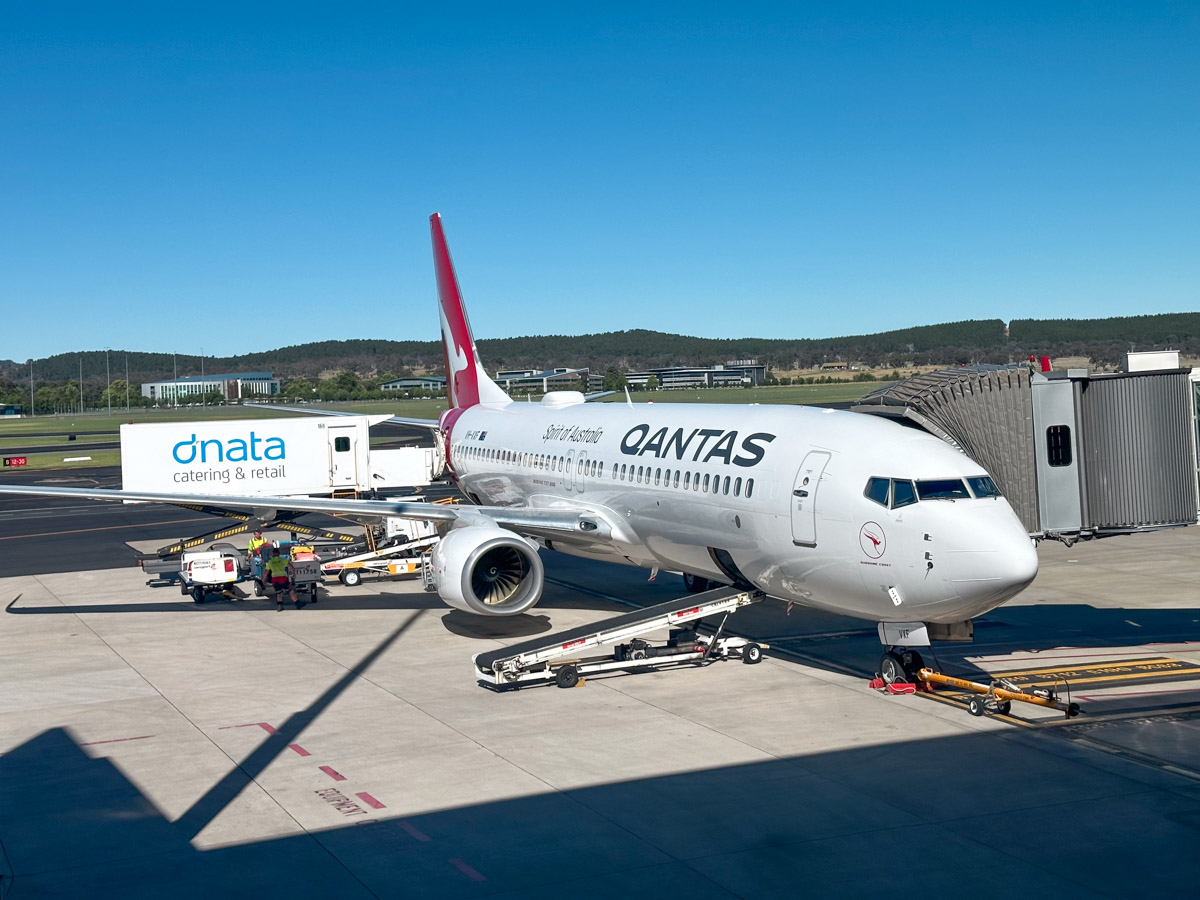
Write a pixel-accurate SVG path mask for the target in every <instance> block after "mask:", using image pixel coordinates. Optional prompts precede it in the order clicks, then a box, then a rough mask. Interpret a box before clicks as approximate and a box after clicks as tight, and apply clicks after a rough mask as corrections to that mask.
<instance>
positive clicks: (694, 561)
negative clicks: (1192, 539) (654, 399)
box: [447, 394, 1037, 622]
mask: <svg viewBox="0 0 1200 900" xmlns="http://www.w3.org/2000/svg"><path fill="white" fill-rule="evenodd" d="M580 399H581V398H580V396H579V395H573V396H572V395H570V394H562V395H554V394H551V395H549V396H548V398H547V400H546V401H544V402H543V403H542V404H532V403H522V402H513V403H508V404H503V405H488V406H475V407H472V408H469V409H466V410H464V411H462V413H461V414H460V415H459V416H458V417H457V419H456V420H454V421H453V424H452V425H451V426H450V428H451V430H450V433H449V435H448V437H447V443H448V458H449V463H450V468H451V470H452V472H453V474H454V476H455V478H456V480H457V481H458V484H459V486H460V487H461V488H462V490H463V491H464V492H465V493H466V494H467V495H468V496H469V497H470V498H471V499H472V500H473V501H475V502H476V503H479V504H488V505H497V506H512V507H531V508H556V507H567V506H569V507H571V508H574V509H587V510H589V511H591V512H594V513H595V514H596V515H597V516H598V517H600V518H602V519H603V520H604V521H605V522H606V523H608V525H609V526H610V528H611V537H610V538H608V539H606V540H604V541H596V542H594V543H587V542H586V541H581V540H564V541H561V542H560V541H558V540H553V541H543V543H544V544H546V545H547V546H549V547H552V548H553V549H555V550H560V551H563V552H566V553H572V554H575V555H580V556H586V557H591V558H596V559H606V560H611V561H614V562H622V563H625V564H631V565H636V566H643V567H647V568H652V567H658V568H661V569H663V570H667V571H676V572H688V573H692V574H694V575H699V576H703V577H706V578H709V579H712V580H714V581H721V582H733V581H736V580H742V579H744V580H745V581H746V582H748V583H750V584H753V585H754V586H757V587H758V588H760V589H762V590H763V591H765V592H766V593H767V594H769V595H771V596H774V597H778V598H781V599H784V600H794V601H797V602H799V603H802V604H805V605H809V606H814V607H819V608H822V609H826V610H830V611H834V612H841V613H846V614H849V615H853V616H858V617H862V618H866V619H873V620H876V621H891V622H913V621H923V622H956V621H962V620H965V619H967V618H970V617H972V616H976V615H980V614H981V613H984V612H986V611H987V610H989V609H992V608H993V607H995V606H998V605H999V604H1001V603H1003V602H1004V601H1005V600H1007V599H1009V598H1010V597H1012V596H1014V595H1015V594H1017V593H1018V592H1020V591H1021V590H1022V589H1023V588H1024V587H1025V586H1026V585H1028V584H1029V582H1030V581H1032V580H1033V577H1034V575H1035V574H1036V572H1037V556H1036V553H1035V551H1034V548H1033V545H1032V542H1031V540H1030V538H1029V536H1028V534H1027V533H1026V531H1025V529H1024V527H1023V526H1022V525H1021V523H1020V521H1019V520H1018V519H1017V517H1016V515H1015V514H1014V512H1013V511H1012V508H1011V507H1010V506H1009V504H1008V502H1007V501H1006V500H1004V499H1003V498H1002V497H999V496H988V497H982V496H975V495H974V493H970V494H968V495H967V496H964V497H961V498H960V499H953V500H944V499H943V500H938V499H924V500H921V501H920V502H912V503H909V504H908V505H903V506H895V508H893V504H892V503H890V502H889V501H888V499H887V498H885V499H884V502H877V501H876V500H873V499H871V498H870V497H868V496H867V495H866V489H867V485H868V481H869V480H870V479H872V478H875V479H877V481H876V484H878V483H879V482H878V479H896V480H899V481H904V482H913V483H919V482H923V481H924V482H929V481H932V480H939V479H941V480H945V479H961V480H962V481H963V482H964V484H967V483H968V482H967V479H968V478H978V477H981V476H984V475H985V473H984V470H983V468H982V467H981V466H980V465H978V464H977V463H975V462H973V461H972V460H971V459H969V458H968V457H966V456H965V455H963V454H962V453H960V452H958V451H957V450H955V449H954V448H952V447H950V446H949V445H947V444H946V443H944V442H942V441H940V440H938V439H937V438H935V437H933V436H931V435H929V434H926V433H924V432H920V431H917V430H915V429H911V428H907V427H904V426H901V425H898V424H896V423H893V422H889V421H886V420H881V419H877V418H874V417H872V416H866V415H860V414H856V413H849V412H840V411H834V410H827V409H820V408H815V407H793V406H759V405H752V406H726V405H711V404H673V403H653V404H636V405H633V406H630V405H628V404H621V403H610V404H592V403H588V404H585V403H582V402H578V400H580ZM894 484H895V482H893V485H894ZM894 490H897V491H898V490H899V489H895V488H894Z"/></svg>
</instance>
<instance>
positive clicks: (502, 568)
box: [430, 525, 546, 616]
mask: <svg viewBox="0 0 1200 900" xmlns="http://www.w3.org/2000/svg"><path fill="white" fill-rule="evenodd" d="M430 566H431V568H432V570H433V584H434V587H435V588H436V589H437V592H438V596H440V597H441V598H442V600H443V601H445V602H446V604H447V605H448V606H452V607H454V608H455V609H461V610H462V611H463V612H470V613H478V614H479V615H484V616H515V615H519V614H521V613H523V612H525V610H527V609H529V608H530V607H531V606H533V605H534V604H535V603H537V602H538V600H539V599H540V598H541V596H542V585H543V584H544V583H545V578H546V573H545V571H544V570H543V569H542V560H541V558H540V557H539V556H538V552H537V545H536V544H534V543H533V542H531V541H528V540H526V539H525V538H523V537H521V536H520V535H518V534H513V533H512V532H511V531H505V530H504V529H503V528H500V527H499V526H495V527H489V526H487V525H465V526H463V527H461V528H452V529H451V530H450V531H449V532H448V533H447V534H446V536H445V537H444V538H442V540H441V541H440V542H439V543H438V544H437V546H435V547H434V548H433V553H432V555H431V556H430Z"/></svg>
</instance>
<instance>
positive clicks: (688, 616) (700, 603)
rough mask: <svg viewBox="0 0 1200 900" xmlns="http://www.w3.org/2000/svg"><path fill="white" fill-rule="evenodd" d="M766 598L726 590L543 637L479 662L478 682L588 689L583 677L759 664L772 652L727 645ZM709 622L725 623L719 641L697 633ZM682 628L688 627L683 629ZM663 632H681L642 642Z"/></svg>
mask: <svg viewBox="0 0 1200 900" xmlns="http://www.w3.org/2000/svg"><path fill="white" fill-rule="evenodd" d="M763 597H764V594H763V593H762V592H761V591H743V590H740V589H738V588H731V587H721V588H718V589H716V590H712V591H706V592H705V593H703V594H697V595H694V596H687V597H679V598H676V599H674V600H668V601H667V602H666V603H660V604H658V605H657V606H650V607H646V608H645V609H637V610H634V611H633V612H628V613H624V614H622V615H619V616H615V617H613V618H611V619H605V620H604V621H602V622H594V623H592V624H590V625H583V626H580V627H579V628H572V629H570V630H568V631H561V632H559V633H557V634H549V635H540V636H538V637H536V638H533V639H532V640H528V641H525V642H523V643H520V644H514V645H512V646H508V647H501V648H500V649H498V650H489V651H487V652H485V653H477V654H475V656H474V657H473V658H472V663H473V665H474V669H475V678H476V680H477V681H478V682H479V683H480V684H481V685H483V686H484V687H487V688H491V689H493V690H505V689H508V688H519V687H521V686H522V685H525V684H532V683H547V682H553V683H555V684H557V685H558V686H559V687H563V688H568V687H575V686H576V685H579V684H582V683H583V679H582V676H584V675H590V674H594V673H597V672H607V671H612V670H636V669H653V668H663V667H665V666H674V665H681V664H683V663H693V664H696V665H707V664H708V663H711V662H714V661H716V660H718V659H731V658H740V659H741V660H742V662H744V663H750V664H754V663H758V662H761V661H762V658H763V650H764V649H766V648H767V647H768V645H767V644H761V643H758V642H756V641H752V640H749V639H747V638H743V637H732V636H730V637H726V636H724V631H725V622H726V621H727V620H728V618H729V616H730V615H732V614H733V613H734V612H736V611H737V610H739V609H741V608H742V607H743V606H749V605H750V604H751V603H757V602H759V601H760V600H762V599H763ZM708 616H720V617H721V619H720V622H719V624H718V625H717V627H716V629H715V630H714V631H713V633H712V634H707V633H706V634H701V633H699V632H698V631H697V630H696V627H697V625H699V624H700V622H701V620H702V619H704V618H706V617H708ZM682 625H689V627H688V628H680V627H679V626H682ZM663 628H668V629H676V630H673V631H670V632H669V633H668V635H669V636H668V639H667V642H666V643H665V644H662V643H659V644H654V643H651V642H649V641H646V640H644V639H643V638H642V637H640V636H641V635H645V634H649V633H650V632H652V631H656V630H661V629H663ZM608 644H612V645H615V646H614V649H613V651H612V653H611V654H608V655H605V656H582V655H581V654H583V653H585V652H587V651H588V650H591V649H595V648H599V647H602V646H605V645H608Z"/></svg>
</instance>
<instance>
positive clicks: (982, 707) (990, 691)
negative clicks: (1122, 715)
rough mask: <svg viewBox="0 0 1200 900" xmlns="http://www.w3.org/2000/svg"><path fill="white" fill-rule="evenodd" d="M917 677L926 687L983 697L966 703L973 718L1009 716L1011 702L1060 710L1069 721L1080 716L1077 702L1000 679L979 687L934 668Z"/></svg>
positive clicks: (922, 670) (920, 672)
mask: <svg viewBox="0 0 1200 900" xmlns="http://www.w3.org/2000/svg"><path fill="white" fill-rule="evenodd" d="M917 678H919V679H920V680H921V681H924V682H925V683H926V684H944V685H946V686H947V687H955V688H958V689H960V690H964V691H971V692H972V693H975V694H982V695H983V696H981V697H972V698H971V699H970V700H969V701H968V702H967V711H968V712H970V713H971V715H973V716H982V715H983V714H984V713H987V712H998V713H1000V714H1001V715H1008V713H1009V711H1010V710H1011V709H1012V701H1014V700H1016V701H1018V702H1019V703H1032V704H1033V705H1034V706H1045V707H1047V708H1049V709H1057V710H1060V711H1061V712H1063V713H1066V716H1067V718H1068V719H1070V718H1071V717H1073V716H1077V715H1079V704H1078V703H1070V702H1063V701H1062V700H1060V699H1059V697H1058V694H1056V693H1055V692H1054V691H1053V690H1047V689H1038V690H1037V691H1035V692H1034V693H1026V692H1025V691H1022V690H1021V689H1020V688H1019V687H1017V686H1016V685H1015V684H1013V683H1011V682H1006V681H1003V680H1001V681H993V682H992V683H991V684H978V683H977V682H974V681H967V680H966V679H965V678H953V677H951V676H950V675H943V674H941V673H940V672H935V671H933V669H921V671H919V672H918V673H917Z"/></svg>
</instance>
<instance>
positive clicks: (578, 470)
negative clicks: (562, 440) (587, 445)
mask: <svg viewBox="0 0 1200 900" xmlns="http://www.w3.org/2000/svg"><path fill="white" fill-rule="evenodd" d="M587 471H588V455H587V451H586V450H580V451H579V462H578V463H576V465H575V490H577V491H579V493H581V494H582V493H583V483H584V481H585V480H586V476H587Z"/></svg>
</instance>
